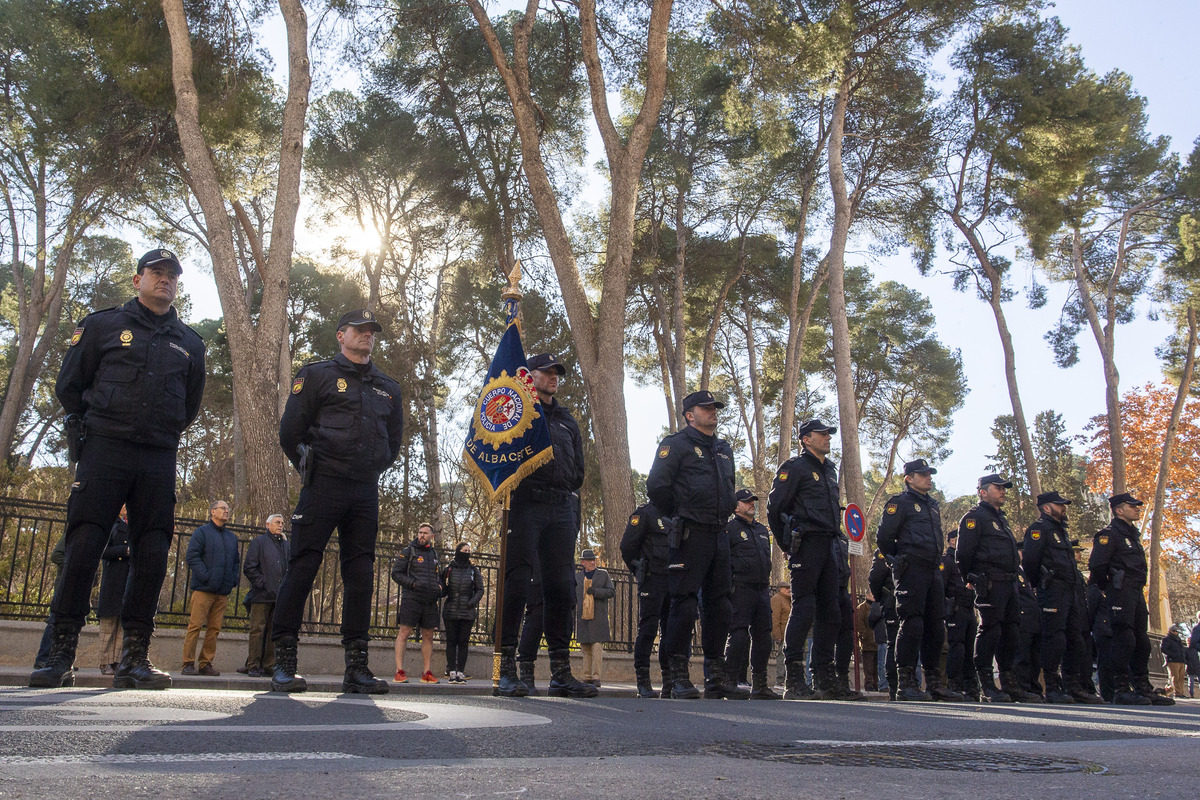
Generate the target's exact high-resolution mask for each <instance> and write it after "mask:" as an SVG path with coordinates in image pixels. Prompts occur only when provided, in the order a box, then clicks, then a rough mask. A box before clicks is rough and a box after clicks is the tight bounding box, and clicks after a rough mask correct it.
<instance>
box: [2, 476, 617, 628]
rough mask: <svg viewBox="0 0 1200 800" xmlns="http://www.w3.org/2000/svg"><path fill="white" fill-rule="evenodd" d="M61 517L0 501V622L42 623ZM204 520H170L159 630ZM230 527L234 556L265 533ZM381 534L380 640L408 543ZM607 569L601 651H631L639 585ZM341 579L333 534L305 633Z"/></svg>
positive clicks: (490, 596) (336, 619)
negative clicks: (395, 566) (606, 634)
mask: <svg viewBox="0 0 1200 800" xmlns="http://www.w3.org/2000/svg"><path fill="white" fill-rule="evenodd" d="M66 518H67V508H66V506H65V505H63V504H61V503H47V502H42V501H37V500H21V499H12V498H0V619H16V620H42V619H45V617H46V614H47V613H48V612H49V609H50V599H51V597H52V596H53V594H54V582H55V580H56V578H57V577H58V568H57V567H56V566H54V565H53V564H52V563H51V560H50V554H51V552H52V551H53V550H54V546H55V545H56V544H57V543H58V540H59V539H60V538H61V537H62V535H63V533H64V531H65V530H66ZM204 522H205V521H204V520H196V519H184V518H179V519H176V520H175V533H176V536H175V538H174V539H173V540H172V543H171V551H170V556H169V560H168V562H167V577H166V580H165V581H164V582H163V588H162V593H161V594H160V596H159V604H158V608H159V611H158V618H157V619H158V624H159V625H163V626H166V627H179V628H182V627H186V626H187V622H188V596H189V594H190V593H191V590H190V589H189V587H188V579H189V575H190V571H189V569H188V566H187V561H186V555H187V547H188V542H189V541H190V539H191V536H192V531H194V530H195V529H196V528H198V527H199V526H200V525H203V524H204ZM228 528H229V530H231V531H233V532H234V533H235V534H236V535H237V537H238V545H239V546H238V549H239V558H241V557H242V556H244V555H245V548H246V546H247V545H248V544H249V542H250V540H251V539H253V538H254V537H255V536H257V535H259V534H260V533H263V532H264V530H263V529H262V528H257V527H253V526H248V525H236V524H230V525H229V526H228ZM387 533H388V532H387V531H384V532H381V540H380V541H379V543H378V545H377V547H376V556H375V575H374V584H375V585H374V605H373V607H372V612H371V634H372V636H375V637H378V638H389V637H395V635H396V631H397V625H396V611H397V607H398V605H399V601H400V595H399V591H400V589H399V587H398V586H397V585H396V584H395V583H394V582H393V581H392V579H391V566H392V561H393V559H394V558H395V556H396V554H397V553H398V552H399V551H400V550H402V549H403V548H404V547H406V546H408V544H409V540H397V541H393V540H388V539H387V538H386V537H387ZM472 560H473V561H474V563H475V564H476V565H477V566H478V567H479V569H480V572H482V574H483V582H484V596H483V600H482V601H480V604H479V619H478V621H477V622H476V624H475V628H474V630H473V631H472V633H471V642H472V643H473V644H491V643H492V632H493V630H494V628H493V622H494V620H495V613H496V580H497V575H496V573H497V570H498V561H499V557H498V556H496V555H492V554H489V553H476V554H475V555H474V556H473V558H472ZM102 563H103V562H102ZM608 572H609V574H610V575H611V576H612V579H613V583H614V584H615V586H616V590H617V594H616V596H615V597H614V598H613V599H611V600H609V602H608V610H609V627H610V632H611V641H610V642H609V643H608V644H607V645H606V647H605V649H606V650H610V651H617V652H632V650H633V640H634V638H635V637H636V636H637V586H636V584H635V582H634V580H633V576H632V575H631V574H630V573H629V572H628V571H627V570H624V569H613V568H609V570H608ZM98 578H99V575H97V579H98ZM341 582H342V579H341V573H340V571H339V568H338V540H337V536H336V534H335V535H334V537H333V539H332V540H331V542H330V544H329V547H328V549H327V550H326V552H325V560H324V561H323V562H322V565H321V570H320V572H319V573H318V574H317V578H316V581H315V582H314V583H313V591H312V595H311V596H310V598H309V602H308V608H307V609H306V611H305V616H304V624H303V628H302V629H303V631H304V632H305V633H311V634H318V635H321V634H329V635H336V634H338V631H339V628H340V625H341V614H342V591H341ZM98 583H99V581H98V580H97V585H98ZM249 588H250V587H249V584H248V583H247V582H246V581H245V580H244V579H243V581H242V582H241V583H240V584H239V585H238V587H237V588H236V589H235V590H234V592H233V594H232V595H231V596H230V601H229V608H228V610H227V611H226V616H225V622H224V626H223V630H233V631H245V630H248V629H249V625H250V614H249V610H248V609H247V607H246V606H245V605H244V604H243V598H244V597H245V596H246V592H247V591H249Z"/></svg>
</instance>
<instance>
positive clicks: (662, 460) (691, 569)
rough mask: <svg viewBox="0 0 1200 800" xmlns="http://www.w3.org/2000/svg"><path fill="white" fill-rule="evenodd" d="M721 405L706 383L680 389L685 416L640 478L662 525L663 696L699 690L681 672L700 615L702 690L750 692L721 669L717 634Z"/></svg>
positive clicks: (722, 507) (725, 587)
mask: <svg viewBox="0 0 1200 800" xmlns="http://www.w3.org/2000/svg"><path fill="white" fill-rule="evenodd" d="M724 407H725V404H724V403H721V402H719V401H718V400H717V399H716V398H715V397H713V394H712V392H709V391H704V390H701V391H698V392H692V393H691V394H689V395H687V396H686V397H684V398H683V403H682V410H683V419H684V421H685V422H686V423H687V424H686V425H685V426H684V428H683V429H682V430H680V431H679V432H677V433H673V434H671V435H670V436H668V437H666V438H665V439H663V440H662V441H661V442H660V443H659V445H658V451H657V452H656V454H655V457H654V463H653V464H652V465H651V467H650V475H649V477H648V478H647V479H646V494H647V495H649V497H650V502H652V503H654V505H655V506H656V507H657V508H658V510H659V511H660V512H662V515H663V522H664V523H665V524H666V525H667V527H668V561H669V563H668V566H667V580H668V584H669V587H670V592H671V610H670V614H669V615H668V619H667V624H666V626H665V627H666V630H665V632H664V634H663V639H662V644H661V646H662V647H665V648H666V650H667V652H668V653H669V654H670V658H671V697H672V698H675V699H684V700H694V699H696V698H698V697H700V692H699V690H697V689H696V687H695V686H693V685H692V682H691V679H690V678H689V672H688V670H689V667H688V650H689V647H690V645H691V641H692V631H693V629H694V628H695V625H696V619H697V617H700V618H701V631H702V639H701V643H702V645H703V647H704V675H705V677H704V696H705V698H711V699H719V698H727V699H731V700H745V699H747V698H749V696H750V693H749V692H748V691H747V690H746V689H743V688H742V687H740V686H738V685H737V682H736V680H735V679H734V677H733V676H732V675H729V674H728V673H727V671H726V669H725V642H726V639H728V637H729V622H730V618H731V617H732V613H733V607H732V605H731V604H730V601H729V592H730V586H731V580H732V579H731V573H730V566H729V534H728V533H727V532H726V530H725V523H726V522H727V521H728V520H729V515H730V514H732V513H733V511H734V509H735V508H736V507H737V502H736V500H735V499H734V482H733V474H734V464H733V450H732V449H730V447H729V443H728V442H726V441H725V440H724V439H722V438H720V437H719V436H717V412H718V411H719V410H720V409H722V408H724ZM701 591H703V592H704V604H703V607H700V603H699V594H700V592H701Z"/></svg>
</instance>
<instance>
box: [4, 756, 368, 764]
mask: <svg viewBox="0 0 1200 800" xmlns="http://www.w3.org/2000/svg"><path fill="white" fill-rule="evenodd" d="M342 758H363V756H356V755H351V754H349V753H153V754H150V753H147V754H144V755H139V754H137V753H118V754H107V753H102V754H97V755H83V756H68V755H64V756H0V767H13V766H17V767H20V766H40V765H45V764H179V763H195V762H205V761H314V760H315V761H331V760H334V759H342Z"/></svg>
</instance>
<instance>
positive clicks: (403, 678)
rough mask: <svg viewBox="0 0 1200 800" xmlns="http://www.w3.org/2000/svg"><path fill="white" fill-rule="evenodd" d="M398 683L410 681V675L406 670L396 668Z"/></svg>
mask: <svg viewBox="0 0 1200 800" xmlns="http://www.w3.org/2000/svg"><path fill="white" fill-rule="evenodd" d="M395 681H396V683H408V676H407V675H405V674H404V670H402V669H398V670H396V678H395Z"/></svg>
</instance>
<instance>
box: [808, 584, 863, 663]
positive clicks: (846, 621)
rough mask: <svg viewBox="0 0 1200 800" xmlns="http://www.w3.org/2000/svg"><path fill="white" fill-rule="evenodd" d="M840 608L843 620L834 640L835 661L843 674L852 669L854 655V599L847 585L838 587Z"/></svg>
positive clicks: (839, 624)
mask: <svg viewBox="0 0 1200 800" xmlns="http://www.w3.org/2000/svg"><path fill="white" fill-rule="evenodd" d="M838 609H839V610H840V611H841V614H840V617H841V621H840V622H839V623H838V631H837V638H836V639H835V640H834V659H833V661H834V666H835V667H836V668H837V671H838V674H842V673H847V672H849V671H850V659H852V658H853V657H854V601H853V600H851V599H850V591H849V589H847V588H846V587H845V586H843V587H840V588H839V589H838ZM814 649H815V647H814Z"/></svg>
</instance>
